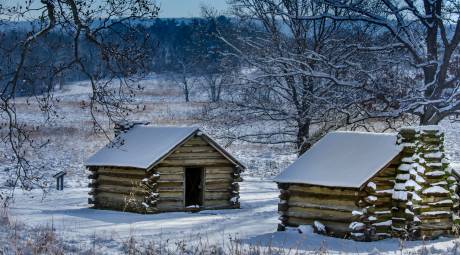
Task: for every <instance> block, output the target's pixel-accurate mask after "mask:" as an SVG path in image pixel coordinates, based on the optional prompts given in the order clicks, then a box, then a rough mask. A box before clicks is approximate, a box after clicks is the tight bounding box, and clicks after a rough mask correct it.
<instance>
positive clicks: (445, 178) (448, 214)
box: [415, 126, 458, 238]
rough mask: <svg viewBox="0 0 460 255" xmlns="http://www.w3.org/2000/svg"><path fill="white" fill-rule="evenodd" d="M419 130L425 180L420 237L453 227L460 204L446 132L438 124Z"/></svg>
mask: <svg viewBox="0 0 460 255" xmlns="http://www.w3.org/2000/svg"><path fill="white" fill-rule="evenodd" d="M418 131H419V132H418V135H419V142H418V143H417V148H416V161H417V163H418V168H419V171H418V172H419V173H420V175H421V177H422V178H423V180H424V182H421V181H419V182H418V184H419V185H420V186H421V189H420V190H419V192H418V193H417V194H418V195H419V196H420V197H421V201H420V202H419V203H418V204H417V206H416V207H415V211H416V215H417V217H418V219H420V224H419V226H418V230H419V231H418V234H419V236H417V238H435V237H437V236H440V235H444V234H450V233H451V231H452V225H453V220H452V218H453V211H454V209H455V207H458V196H457V195H456V181H455V178H453V176H452V175H451V170H450V169H449V164H448V161H447V159H446V157H445V154H444V145H443V144H444V133H443V132H442V131H440V130H439V127H437V126H422V127H420V128H419V130H418Z"/></svg>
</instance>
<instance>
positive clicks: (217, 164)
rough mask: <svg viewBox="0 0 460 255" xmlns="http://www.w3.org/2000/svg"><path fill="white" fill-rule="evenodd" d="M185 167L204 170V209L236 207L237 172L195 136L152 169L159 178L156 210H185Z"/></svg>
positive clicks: (238, 173) (231, 164)
mask: <svg viewBox="0 0 460 255" xmlns="http://www.w3.org/2000/svg"><path fill="white" fill-rule="evenodd" d="M187 167H200V168H203V169H204V196H203V208H204V209H223V208H239V201H238V200H239V185H238V182H239V181H241V178H240V171H239V169H238V168H237V167H235V165H234V164H233V163H232V162H231V161H229V160H228V159H227V158H225V157H224V156H223V155H222V154H221V153H220V152H219V151H217V150H216V149H215V148H214V147H212V146H211V145H210V144H209V143H208V142H207V141H206V140H205V139H204V138H203V137H201V136H196V137H193V138H191V139H190V140H188V141H187V142H186V143H185V144H183V145H182V146H180V147H179V148H177V149H175V150H174V152H173V153H171V154H170V155H169V156H168V157H166V158H165V159H164V160H163V161H161V162H160V163H159V164H158V165H157V166H156V167H155V168H154V169H153V172H154V173H157V174H158V175H159V179H158V181H157V182H158V193H159V199H158V204H157V207H158V210H159V211H180V210H184V209H185V208H184V196H185V194H184V192H185V186H184V181H185V168H187Z"/></svg>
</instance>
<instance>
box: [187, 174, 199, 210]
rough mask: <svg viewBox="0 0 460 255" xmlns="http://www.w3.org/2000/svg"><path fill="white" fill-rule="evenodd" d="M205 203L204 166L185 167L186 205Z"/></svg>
mask: <svg viewBox="0 0 460 255" xmlns="http://www.w3.org/2000/svg"><path fill="white" fill-rule="evenodd" d="M201 205H203V168H198V167H187V168H185V207H191V206H201Z"/></svg>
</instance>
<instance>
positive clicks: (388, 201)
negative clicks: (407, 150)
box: [368, 157, 400, 240]
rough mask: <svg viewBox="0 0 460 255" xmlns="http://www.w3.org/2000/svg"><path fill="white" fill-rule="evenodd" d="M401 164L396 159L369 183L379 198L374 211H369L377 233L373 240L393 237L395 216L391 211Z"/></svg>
mask: <svg viewBox="0 0 460 255" xmlns="http://www.w3.org/2000/svg"><path fill="white" fill-rule="evenodd" d="M399 162H400V159H399V157H398V158H395V159H394V160H393V161H392V162H391V164H390V165H389V166H388V167H387V168H386V169H384V170H383V171H381V172H380V173H379V174H378V175H377V176H375V177H373V178H372V180H371V182H369V183H368V186H369V184H371V186H374V187H375V193H373V195H374V196H376V197H377V198H378V199H377V201H376V203H374V207H373V208H372V211H369V210H368V214H369V220H370V222H371V223H372V228H373V229H374V231H375V233H374V236H373V238H372V239H373V240H379V239H383V238H388V237H391V232H392V229H391V225H392V216H393V215H392V211H391V208H392V201H393V200H392V195H393V188H394V179H395V176H396V168H397V166H398V165H399Z"/></svg>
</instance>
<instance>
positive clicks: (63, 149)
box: [0, 79, 460, 254]
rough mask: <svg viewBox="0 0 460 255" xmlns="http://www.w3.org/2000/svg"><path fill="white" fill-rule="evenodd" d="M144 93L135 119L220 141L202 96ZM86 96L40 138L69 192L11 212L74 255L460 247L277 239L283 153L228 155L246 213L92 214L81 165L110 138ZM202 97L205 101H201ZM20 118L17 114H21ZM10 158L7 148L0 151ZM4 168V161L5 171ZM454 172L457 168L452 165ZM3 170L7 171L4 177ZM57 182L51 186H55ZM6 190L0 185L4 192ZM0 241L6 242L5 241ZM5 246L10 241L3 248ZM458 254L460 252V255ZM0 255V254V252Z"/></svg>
mask: <svg viewBox="0 0 460 255" xmlns="http://www.w3.org/2000/svg"><path fill="white" fill-rule="evenodd" d="M143 83H144V86H146V90H145V91H144V92H143V94H142V95H140V96H139V100H141V101H142V103H144V104H146V107H147V108H146V109H147V110H146V111H145V112H142V113H139V114H136V115H135V116H133V119H136V120H145V121H150V122H151V123H153V124H155V125H180V126H187V125H199V126H203V128H204V129H205V130H210V131H211V132H212V133H210V135H211V136H214V137H218V136H219V133H218V131H217V132H216V130H214V129H211V128H208V127H206V124H205V123H201V122H200V121H199V118H197V117H198V116H199V114H200V113H201V111H202V107H203V106H204V103H202V102H200V100H201V99H202V98H200V95H199V93H198V94H195V95H192V96H195V97H192V98H194V99H197V98H198V99H199V100H195V101H194V102H191V103H185V102H183V100H182V96H181V89H180V87H178V86H175V85H172V84H171V83H168V82H167V81H159V80H154V79H152V80H147V81H144V82H143ZM88 93H89V89H88V87H87V85H85V83H79V84H75V85H73V86H68V87H66V88H65V90H64V91H62V92H60V93H58V94H57V95H56V97H57V98H59V99H60V104H59V107H58V108H57V110H58V115H59V117H58V118H56V119H55V121H54V122H53V125H51V126H49V127H47V128H44V129H42V130H40V132H38V133H37V134H36V136H37V138H38V139H50V144H49V145H48V146H46V147H45V148H44V149H43V150H42V151H41V152H40V154H39V155H38V156H37V157H36V160H35V161H36V162H38V163H45V164H46V165H47V168H45V169H44V170H43V174H44V176H45V177H47V178H50V177H51V175H52V174H54V173H56V172H58V171H60V170H66V171H67V172H68V175H67V176H66V189H65V190H64V191H55V190H53V189H50V190H49V192H48V193H47V194H46V196H45V197H43V194H42V192H41V191H39V190H34V191H32V192H22V191H18V192H17V193H16V195H15V200H14V203H12V204H11V207H10V211H9V214H10V217H11V219H12V221H13V222H14V221H17V222H21V223H23V224H25V226H27V227H29V228H34V227H37V226H52V228H53V229H55V232H56V234H57V235H58V236H59V237H60V238H62V239H63V241H64V242H65V243H66V245H69V246H73V247H94V248H95V249H96V250H97V253H119V252H120V251H121V249H122V246H123V244H124V243H125V242H126V240H127V239H129V238H131V237H134V238H136V239H137V240H143V241H148V240H162V241H163V242H166V243H175V242H178V241H184V240H187V241H188V242H191V243H193V242H198V240H201V239H203V238H205V239H206V240H208V241H209V242H211V243H222V244H228V242H229V240H230V239H231V238H232V239H235V238H236V239H238V240H240V242H241V243H243V244H248V245H263V246H271V247H282V248H292V249H298V250H301V251H311V252H320V251H328V252H329V253H353V254H354V253H363V254H366V253H373V254H380V253H386V254H394V253H398V254H400V252H401V251H404V254H411V252H420V251H421V250H423V251H427V252H428V253H433V254H446V253H451V252H454V250H455V251H456V249H457V245H458V244H457V240H456V239H449V238H441V239H438V240H435V241H428V242H403V243H401V242H400V241H399V240H397V239H389V240H383V241H379V242H372V243H360V242H354V241H351V240H342V239H337V238H331V237H325V236H321V235H317V234H313V233H312V232H311V231H307V233H302V234H301V233H299V232H298V231H297V230H288V231H286V232H277V231H276V228H277V223H278V214H277V203H278V190H277V187H276V185H275V183H273V182H272V181H271V177H273V176H274V175H275V174H276V173H278V171H279V170H280V169H282V168H284V167H285V166H286V165H287V164H289V162H291V161H292V160H293V159H295V155H293V154H292V153H289V152H287V151H288V150H285V149H283V148H280V147H276V146H267V145H254V144H244V143H232V144H231V145H230V146H228V147H227V149H228V150H229V151H230V152H231V153H233V154H234V155H235V156H236V157H237V158H239V159H240V160H241V161H242V162H243V163H244V164H246V166H248V170H247V172H246V173H245V175H244V182H243V183H242V184H241V209H238V210H214V211H202V212H199V213H163V214H157V215H141V214H133V213H124V212H115V211H105V210H94V209H89V208H88V205H87V197H88V195H87V192H88V189H87V188H86V186H87V182H88V180H87V178H86V175H87V173H86V172H85V169H84V167H83V162H84V160H85V159H86V158H88V157H89V156H90V155H91V154H92V153H94V152H95V151H96V150H98V149H99V148H101V147H102V146H103V145H104V144H105V143H106V142H107V140H106V138H105V137H104V136H102V135H97V134H94V133H93V132H92V128H91V125H90V119H89V115H88V113H87V112H86V111H87V110H85V109H82V108H81V107H80V103H81V101H85V100H87V99H88ZM201 96H202V95H201ZM18 109H19V110H20V112H22V113H21V116H20V117H21V119H22V120H27V121H30V123H39V122H40V118H37V116H39V112H38V110H37V109H36V107H34V105H32V106H28V105H27V104H26V103H25V102H24V103H22V104H21V103H20V102H19V105H18ZM19 110H18V111H19ZM443 126H444V128H446V130H447V133H446V150H447V154H448V155H449V157H450V158H451V159H452V160H453V161H454V162H460V144H459V137H460V124H459V123H456V124H450V123H447V122H446V123H443ZM0 150H4V151H5V150H7V148H0ZM6 162H7V161H6V160H4V161H2V159H0V164H1V163H6ZM455 167H460V165H459V164H458V163H455ZM2 168H3V171H1V169H2ZM10 172H11V168H9V167H8V166H3V167H0V179H2V175H3V176H4V175H8V174H9V173H10ZM50 181H51V182H52V181H53V180H52V179H50ZM2 185H4V183H2V182H1V181H0V187H1V186H2ZM1 229H2V228H1V227H0V245H2V242H1V241H2V240H1V239H2V238H3V239H7V238H6V236H7V235H5V234H2V233H1ZM4 241H7V240H4ZM458 252H460V250H459V251H458ZM0 253H1V250H0Z"/></svg>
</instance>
